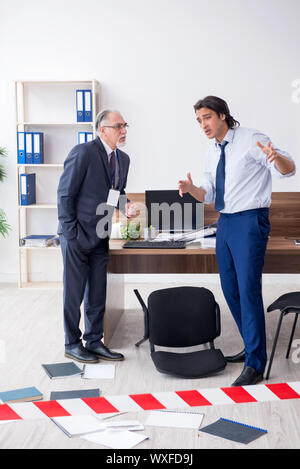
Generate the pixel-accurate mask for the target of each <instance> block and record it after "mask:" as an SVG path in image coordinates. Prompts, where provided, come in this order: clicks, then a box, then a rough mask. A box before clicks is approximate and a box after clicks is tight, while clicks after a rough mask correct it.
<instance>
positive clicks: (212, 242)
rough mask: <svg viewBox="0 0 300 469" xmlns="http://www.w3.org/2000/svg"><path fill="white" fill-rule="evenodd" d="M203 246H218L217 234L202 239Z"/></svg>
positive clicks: (206, 247)
mask: <svg viewBox="0 0 300 469" xmlns="http://www.w3.org/2000/svg"><path fill="white" fill-rule="evenodd" d="M200 244H201V247H202V248H204V249H209V248H215V247H216V238H215V236H212V237H209V238H203V239H201V240H200Z"/></svg>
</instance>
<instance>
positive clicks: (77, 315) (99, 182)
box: [57, 137, 129, 349]
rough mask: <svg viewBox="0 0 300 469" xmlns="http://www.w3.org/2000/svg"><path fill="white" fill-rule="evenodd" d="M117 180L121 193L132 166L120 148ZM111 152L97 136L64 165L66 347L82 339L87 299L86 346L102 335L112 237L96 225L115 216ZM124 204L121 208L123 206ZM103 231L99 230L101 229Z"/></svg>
mask: <svg viewBox="0 0 300 469" xmlns="http://www.w3.org/2000/svg"><path fill="white" fill-rule="evenodd" d="M117 161H118V182H117V187H116V189H118V190H119V191H120V193H121V195H123V196H125V187H126V181H127V174H128V168H129V156H128V155H127V154H126V153H124V152H123V151H121V150H119V149H118V150H117ZM111 181H112V179H111V174H110V170H109V164H108V156H107V153H106V151H105V148H104V146H103V144H102V142H101V140H100V138H99V137H97V138H96V139H95V140H92V141H91V142H87V143H83V144H80V145H76V146H75V147H74V148H73V149H72V150H71V151H70V153H69V155H68V157H67V158H66V160H65V163H64V171H63V173H62V175H61V178H60V181H59V185H58V191H57V198H58V220H59V226H58V234H59V235H60V244H61V251H62V256H63V264H64V273H63V286H64V294H63V312H64V331H65V347H66V349H68V348H71V347H72V346H74V345H76V344H78V343H80V341H81V330H80V319H81V312H80V307H81V304H82V302H84V334H83V336H82V338H83V340H85V341H86V346H87V348H92V344H95V343H96V342H99V341H100V340H101V338H102V337H103V316H104V311H105V302H106V275H107V263H108V241H109V238H108V236H106V237H103V238H100V237H98V235H97V224H98V223H99V222H100V223H101V219H102V218H103V217H105V219H103V220H102V221H104V220H107V219H108V217H111V216H112V215H113V210H114V209H113V207H111V206H106V205H104V208H106V209H107V211H105V210H103V209H102V210H100V211H99V210H98V213H101V214H100V215H97V213H96V212H97V207H98V206H99V204H102V205H101V207H102V208H103V204H105V203H106V201H107V197H108V193H109V190H110V189H111V187H112V183H111ZM120 208H121V207H120ZM98 234H99V231H98Z"/></svg>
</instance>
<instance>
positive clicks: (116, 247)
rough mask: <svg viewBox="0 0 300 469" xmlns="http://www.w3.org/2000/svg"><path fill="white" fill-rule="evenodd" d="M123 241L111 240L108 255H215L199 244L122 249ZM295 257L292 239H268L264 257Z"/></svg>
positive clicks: (297, 250) (299, 249)
mask: <svg viewBox="0 0 300 469" xmlns="http://www.w3.org/2000/svg"><path fill="white" fill-rule="evenodd" d="M123 244H124V241H123V240H120V239H111V240H110V242H109V248H110V255H112V256H115V255H118V256H119V255H121V256H128V255H146V256H151V255H168V256H172V255H177V256H178V255H184V256H189V255H206V256H207V255H215V249H213V248H209V249H207V248H202V247H201V245H200V243H194V244H188V245H187V246H186V248H185V249H133V248H130V249H123V247H122V246H123ZM273 254H274V255H290V254H292V255H295V256H300V246H296V245H295V243H294V240H293V239H286V238H283V237H282V236H272V237H270V238H269V241H268V245H267V253H266V255H273Z"/></svg>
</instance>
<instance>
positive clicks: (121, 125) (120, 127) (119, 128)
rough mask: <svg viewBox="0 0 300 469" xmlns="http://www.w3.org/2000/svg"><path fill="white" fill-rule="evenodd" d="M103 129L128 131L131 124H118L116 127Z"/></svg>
mask: <svg viewBox="0 0 300 469" xmlns="http://www.w3.org/2000/svg"><path fill="white" fill-rule="evenodd" d="M102 127H109V128H110V129H115V130H121V129H128V127H129V124H127V122H125V124H121V123H118V124H115V125H102Z"/></svg>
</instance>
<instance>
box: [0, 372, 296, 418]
mask: <svg viewBox="0 0 300 469" xmlns="http://www.w3.org/2000/svg"><path fill="white" fill-rule="evenodd" d="M299 398H300V381H296V382H289V383H276V384H257V385H254V386H242V387H223V388H208V389H193V390H188V391H170V392H153V393H145V394H129V395H123V396H122V395H121V396H110V397H109V396H108V397H104V396H103V397H89V398H81V399H63V400H57V401H35V402H18V403H11V404H2V405H0V422H1V421H2V422H3V421H13V420H25V419H31V420H32V419H41V418H49V417H50V418H51V417H61V416H69V415H86V414H89V413H92V414H95V413H96V414H107V413H118V412H132V411H133V412H137V411H143V410H158V409H180V408H187V407H198V406H212V405H221V404H241V403H248V402H249V403H250V402H269V401H279V400H286V399H299Z"/></svg>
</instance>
